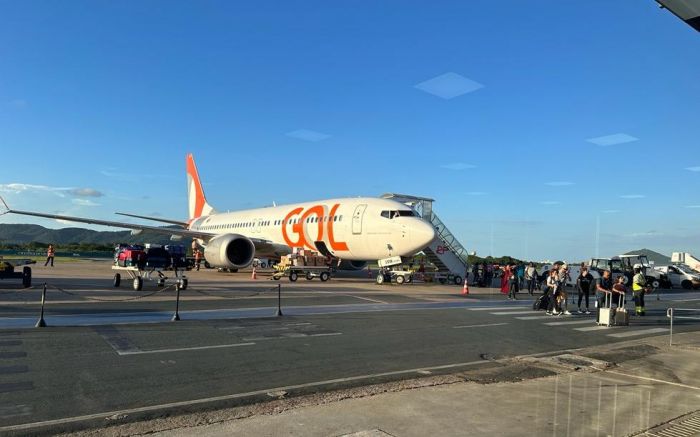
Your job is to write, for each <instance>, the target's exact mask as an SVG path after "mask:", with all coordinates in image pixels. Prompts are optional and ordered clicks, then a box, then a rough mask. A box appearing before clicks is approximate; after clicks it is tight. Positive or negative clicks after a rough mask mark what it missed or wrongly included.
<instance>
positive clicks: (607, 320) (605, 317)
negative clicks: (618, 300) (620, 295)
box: [596, 292, 615, 326]
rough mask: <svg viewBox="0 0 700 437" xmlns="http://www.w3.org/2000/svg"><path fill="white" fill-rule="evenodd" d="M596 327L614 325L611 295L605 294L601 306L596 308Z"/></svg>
mask: <svg viewBox="0 0 700 437" xmlns="http://www.w3.org/2000/svg"><path fill="white" fill-rule="evenodd" d="M596 323H598V325H603V326H613V325H614V324H615V310H614V309H613V308H612V293H608V292H606V293H605V299H604V300H603V306H602V307H600V308H598V320H597V322H596Z"/></svg>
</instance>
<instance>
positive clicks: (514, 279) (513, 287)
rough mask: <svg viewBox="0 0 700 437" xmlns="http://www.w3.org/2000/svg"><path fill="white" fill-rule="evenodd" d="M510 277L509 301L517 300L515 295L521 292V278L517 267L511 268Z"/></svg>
mask: <svg viewBox="0 0 700 437" xmlns="http://www.w3.org/2000/svg"><path fill="white" fill-rule="evenodd" d="M509 270H510V277H509V278H508V299H509V300H511V299H512V300H516V297H515V294H516V293H517V292H518V291H519V290H520V278H519V277H518V271H517V270H516V269H515V266H510V269H509Z"/></svg>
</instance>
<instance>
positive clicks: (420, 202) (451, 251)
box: [382, 193, 468, 277]
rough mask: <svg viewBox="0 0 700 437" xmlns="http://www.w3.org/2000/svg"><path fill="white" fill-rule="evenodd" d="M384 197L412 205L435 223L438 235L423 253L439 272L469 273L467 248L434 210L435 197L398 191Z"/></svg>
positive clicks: (430, 221)
mask: <svg viewBox="0 0 700 437" xmlns="http://www.w3.org/2000/svg"><path fill="white" fill-rule="evenodd" d="M382 197H383V198H384V199H391V200H396V201H397V202H401V203H403V204H406V205H408V206H410V207H411V208H412V209H413V210H414V211H415V212H416V214H418V215H419V216H420V217H421V218H422V219H423V220H425V221H427V222H429V223H430V224H432V225H433V227H434V228H435V230H436V231H437V237H436V238H435V239H434V240H433V241H432V242H431V243H430V245H429V246H428V247H426V248H425V249H423V253H424V254H425V257H426V258H427V259H428V261H430V262H431V263H432V264H433V265H435V267H437V269H438V272H440V273H446V274H451V275H455V276H460V277H464V276H465V274H466V273H467V256H468V253H467V250H466V249H465V248H464V246H462V244H461V243H460V242H459V241H458V240H457V238H456V237H455V236H454V234H453V233H452V232H450V230H449V229H447V226H445V223H443V221H442V220H440V218H439V217H438V216H437V215H436V214H435V212H433V202H434V200H433V199H429V198H426V197H416V196H409V195H406V194H396V193H386V194H384V195H382Z"/></svg>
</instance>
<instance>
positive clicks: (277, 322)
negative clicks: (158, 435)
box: [0, 261, 700, 436]
mask: <svg viewBox="0 0 700 437" xmlns="http://www.w3.org/2000/svg"><path fill="white" fill-rule="evenodd" d="M112 274H113V272H112V271H111V269H110V268H109V263H108V262H104V261H102V262H76V263H65V264H57V266H56V267H55V268H53V269H50V268H45V267H43V266H39V267H36V268H35V272H34V278H35V287H34V288H33V289H31V290H19V289H17V288H16V287H17V285H15V284H10V283H0V433H2V434H9V435H26V434H55V433H57V432H78V433H83V434H90V433H98V434H107V435H110V434H111V435H131V434H139V433H150V432H159V431H163V432H165V431H166V430H167V431H168V432H181V433H184V432H197V433H198V434H205V435H206V434H207V433H211V435H219V434H217V433H226V434H237V435H250V434H255V435H280V434H285V435H344V434H351V433H357V432H364V433H365V434H366V435H386V434H388V435H397V436H399V435H401V436H403V435H418V434H420V435H425V434H427V433H432V434H436V435H454V434H462V435H463V434H470V433H471V434H485V433H489V434H494V433H495V434H498V435H508V434H509V433H514V434H518V435H522V432H519V431H521V430H522V429H527V430H528V432H529V433H535V434H542V433H545V432H546V433H550V432H551V433H553V435H564V434H565V433H566V434H567V435H592V434H591V430H592V429H593V428H591V427H594V426H596V429H597V430H600V431H601V434H600V435H608V434H610V433H611V432H612V431H614V432H613V433H612V434H610V435H622V434H621V432H622V431H621V430H624V432H625V433H626V434H625V435H627V434H630V433H631V432H632V431H629V430H631V429H633V428H634V427H635V426H637V425H638V424H639V423H637V422H634V421H633V420H632V419H631V417H633V416H634V417H636V416H635V414H636V413H632V412H631V411H632V410H631V409H632V408H633V406H634V405H636V406H637V407H639V406H640V405H642V404H643V402H642V401H643V400H644V398H643V396H647V401H648V400H649V399H651V400H652V401H653V405H652V407H649V408H648V413H647V415H646V417H647V418H648V425H649V427H650V426H653V425H656V424H658V423H662V422H663V421H667V420H671V419H673V418H674V417H678V416H680V415H682V414H686V413H689V412H692V411H694V410H693V409H695V410H697V409H698V406H697V401H698V399H700V398H699V397H698V396H697V395H698V394H700V393H698V392H697V388H696V386H697V383H696V381H694V379H693V378H692V377H691V376H692V375H693V374H695V375H697V374H698V373H700V372H698V370H699V369H698V368H697V365H696V364H694V363H697V362H698V360H697V356H696V355H693V354H695V353H697V351H695V350H692V349H689V348H687V347H674V348H672V349H668V350H667V349H665V346H664V343H665V342H667V341H668V338H669V336H668V334H669V323H668V319H667V318H666V310H667V308H669V307H674V308H689V309H693V310H695V309H698V310H700V293H698V292H685V291H677V290H672V291H671V290H669V291H663V292H662V294H661V296H660V300H658V301H657V300H656V299H654V298H653V297H652V299H650V300H649V303H648V308H649V311H648V312H649V315H648V316H647V317H645V318H632V321H631V323H630V326H629V327H613V328H606V327H599V326H596V324H595V321H594V318H593V316H592V315H585V314H574V315H572V316H568V317H563V316H562V317H551V316H546V315H544V313H543V312H541V311H539V312H537V311H533V310H532V307H531V306H532V298H530V297H527V296H522V295H521V296H522V297H523V298H521V299H519V300H517V301H507V300H506V299H505V297H504V296H503V295H501V294H500V293H499V292H498V291H497V290H495V289H479V288H476V289H475V288H472V289H471V290H470V294H469V295H468V296H463V295H462V294H461V291H462V287H461V286H455V285H439V284H420V283H416V284H406V285H402V286H397V285H384V286H379V285H377V284H375V283H374V282H372V280H371V279H369V278H367V276H366V271H365V272H356V273H355V274H350V275H345V276H339V277H336V278H333V279H332V280H331V281H329V282H326V283H321V282H319V281H318V280H315V281H305V280H301V281H299V282H297V283H290V282H288V281H286V280H282V281H281V282H276V281H272V280H266V279H265V277H266V275H265V272H261V275H259V276H260V279H258V280H257V281H254V280H251V279H250V276H249V273H246V272H242V273H238V274H224V273H217V272H215V271H200V272H188V275H189V279H190V285H189V287H188V289H187V290H184V291H182V292H181V294H180V302H179V315H180V318H181V320H180V321H179V322H171V321H170V320H171V318H172V316H173V314H174V310H175V299H176V293H175V290H174V289H173V288H172V287H167V286H166V287H160V288H159V287H157V286H155V285H154V284H150V283H148V284H147V285H146V286H145V287H144V289H143V290H141V291H139V292H134V291H133V290H131V289H130V288H127V287H125V286H124V284H122V287H120V288H118V289H115V288H114V287H112V284H111V276H112ZM44 281H45V282H46V283H47V284H48V287H47V304H46V306H45V317H44V318H45V321H46V323H47V325H48V327H47V328H33V326H34V324H35V323H36V321H37V318H38V312H39V309H40V301H41V299H40V297H41V288H42V286H41V284H42V283H43V282H44ZM278 284H279V285H281V304H282V305H281V310H282V312H283V315H282V316H276V312H277V309H278V308H277V303H278V294H277V290H278V288H277V286H278ZM126 285H128V284H126ZM692 314H695V313H688V315H686V316H685V317H687V318H683V317H684V316H683V315H682V314H680V313H679V314H678V315H679V316H680V317H681V318H677V320H676V321H675V323H674V339H678V341H679V342H680V341H681V339H683V338H684V337H683V336H692V335H697V333H698V331H699V330H698V328H699V327H700V320H698V318H697V317H694V316H693V315H692ZM696 340H697V337H694V339H693V338H690V340H688V342H689V344H691V345H692V344H693V341H696ZM683 341H686V340H685V339H684V340H683ZM674 342H675V340H674ZM696 343H697V342H696ZM608 348H613V349H615V348H616V349H617V352H615V351H613V352H610V353H608V355H605V353H606V352H605V351H606V350H607V349H608ZM679 353H682V354H686V355H678V354H679ZM567 354H573V355H576V357H573V358H572V357H569V358H566V357H565V358H564V359H563V361H562V359H560V358H552V357H557V356H560V355H567ZM601 354H602V355H601ZM581 356H583V357H585V358H581ZM596 357H597V358H598V359H601V360H603V361H604V362H606V363H612V364H610V365H613V366H616V367H610V365H602V364H601V363H598V362H595V363H593V362H590V360H591V359H592V358H596ZM674 357H675V358H674ZM640 360H641V361H640ZM644 360H647V361H644ZM637 361H639V363H637ZM572 363H573V365H572ZM577 363H578V364H577ZM591 363H592V364H591ZM630 363H635V366H637V367H627V366H630ZM694 366H695V367H694ZM577 367H578V370H576V369H575V368H577ZM601 369H603V370H601ZM612 372H618V373H620V372H623V374H620V375H618V374H615V373H612ZM625 372H626V373H625ZM645 372H650V373H645ZM689 375H691V376H689ZM642 378H653V379H658V380H659V381H661V382H656V381H652V380H645V379H642ZM695 379H697V378H695ZM519 384H522V386H520V385H519ZM674 384H675V385H674ZM569 387H570V388H569ZM615 387H617V388H615ZM631 387H635V390H637V391H636V392H635V391H629V390H632V389H631ZM512 390H517V391H512ZM615 390H617V393H618V394H617V395H615ZM640 390H641V391H640ZM628 391H629V393H628ZM642 392H643V393H642ZM631 393H637V395H636V396H637V398H634V399H633V394H631ZM639 393H642V394H639ZM552 396H555V397H556V399H553V398H552ZM596 396H600V402H601V405H602V407H601V414H600V416H598V415H597V413H596V414H594V411H593V410H591V408H593V407H590V408H588V407H589V402H592V403H591V404H590V405H593V404H595V402H593V400H594V399H598V398H597V397H596ZM565 398H566V399H567V401H566V402H564V401H563V399H565ZM482 399H483V400H487V401H488V402H482ZM569 399H571V401H569ZM663 399H669V400H671V399H672V400H673V402H671V401H669V402H670V403H669V404H668V405H669V407H668V408H666V407H663V408H662V407H661V405H662V404H661V403H660V401H661V400H663ZM465 400H466V401H465ZM470 400H471V402H470ZM657 400H658V401H659V402H657ZM562 402H564V403H565V404H566V405H567V406H566V408H564V407H563V406H562V405H564V404H562ZM596 402H597V401H596ZM616 402H617V404H616ZM634 402H636V404H634ZM665 402H666V401H664V404H663V405H665ZM582 403H583V404H582ZM569 404H570V406H569ZM628 404H629V405H628ZM633 404H634V405H633ZM647 404H648V402H647ZM647 404H644V405H647ZM553 405H556V407H554V406H553ZM581 405H585V406H586V408H583V409H581V408H579V409H578V410H577V408H578V407H580V406H581ZM596 405H597V404H596ZM615 405H617V406H615ZM642 406H643V405H642ZM570 408H571V409H570ZM616 408H617V410H616ZM639 408H640V407H639ZM611 409H612V410H615V411H618V412H619V413H620V414H614V415H610V417H608V416H606V414H607V412H610V411H612V410H611ZM628 409H629V410H628ZM579 410H580V411H579ZM681 410H684V411H681ZM553 415H554V416H553ZM674 415H675V416H674ZM594 416H595V419H596V420H600V421H601V422H600V425H594V424H592V423H593V422H591V420H593V419H592V418H593V417H594ZM618 417H623V418H624V419H619V418H618ZM563 418H566V419H565V420H564V419H563ZM506 419H507V420H511V419H512V420H513V421H515V420H516V419H517V420H519V421H520V422H521V423H520V425H519V426H520V427H518V426H513V431H511V430H510V424H515V425H517V423H518V422H512V423H511V422H505V421H506ZM523 419H525V420H523ZM584 419H585V420H584ZM611 420H613V421H614V423H613V422H611ZM628 422H629V423H628ZM633 422H634V423H633ZM210 423H214V424H213V425H208V426H206V427H204V428H192V427H196V426H200V425H203V424H210ZM564 423H566V426H565V427H563V426H564ZM646 425H647V423H644V426H646ZM489 426H491V428H489ZM610 426H613V427H614V428H613V427H610ZM523 427H526V428H523ZM642 428H643V427H638V429H642ZM81 429H92V430H97V431H80V430H81ZM635 429H636V428H635ZM178 430H180V431H178ZM584 430H585V431H586V432H585V433H583V434H582V433H581V431H584ZM603 431H604V433H603ZM628 431H629V432H628ZM381 432H383V433H385V434H381ZM634 432H636V431H634ZM368 433H369V434H368Z"/></svg>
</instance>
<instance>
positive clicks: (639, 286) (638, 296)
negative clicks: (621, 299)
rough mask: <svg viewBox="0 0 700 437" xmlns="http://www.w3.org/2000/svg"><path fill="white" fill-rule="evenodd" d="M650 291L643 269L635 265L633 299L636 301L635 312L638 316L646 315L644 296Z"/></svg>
mask: <svg viewBox="0 0 700 437" xmlns="http://www.w3.org/2000/svg"><path fill="white" fill-rule="evenodd" d="M648 290H649V288H648V287H647V278H646V277H645V276H644V273H642V268H641V267H640V266H637V265H635V266H634V277H633V278H632V298H633V299H634V312H635V314H637V315H638V316H643V315H644V312H645V309H644V294H645V293H646V292H647V291H648Z"/></svg>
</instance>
